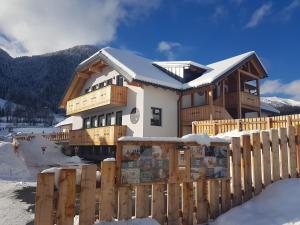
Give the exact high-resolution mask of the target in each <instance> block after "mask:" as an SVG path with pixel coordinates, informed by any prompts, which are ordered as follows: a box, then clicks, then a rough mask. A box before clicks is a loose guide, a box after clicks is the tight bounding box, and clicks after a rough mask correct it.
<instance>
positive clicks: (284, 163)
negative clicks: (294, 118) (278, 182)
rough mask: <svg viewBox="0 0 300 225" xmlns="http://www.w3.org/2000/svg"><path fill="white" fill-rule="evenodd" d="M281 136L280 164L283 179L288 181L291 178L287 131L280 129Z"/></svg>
mask: <svg viewBox="0 0 300 225" xmlns="http://www.w3.org/2000/svg"><path fill="white" fill-rule="evenodd" d="M279 136H280V162H281V178H282V179H286V178H288V177H289V167H288V149H287V141H288V140H287V129H286V128H280V129H279Z"/></svg>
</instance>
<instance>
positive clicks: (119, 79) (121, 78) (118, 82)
mask: <svg viewBox="0 0 300 225" xmlns="http://www.w3.org/2000/svg"><path fill="white" fill-rule="evenodd" d="M117 85H118V86H123V76H122V75H118V76H117Z"/></svg>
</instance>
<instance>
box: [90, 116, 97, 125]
mask: <svg viewBox="0 0 300 225" xmlns="http://www.w3.org/2000/svg"><path fill="white" fill-rule="evenodd" d="M91 127H98V120H97V116H92V118H91Z"/></svg>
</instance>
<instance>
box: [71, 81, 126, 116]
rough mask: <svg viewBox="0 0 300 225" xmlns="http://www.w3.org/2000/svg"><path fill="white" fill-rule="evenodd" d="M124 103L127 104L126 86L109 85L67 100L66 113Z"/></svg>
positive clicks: (123, 104)
mask: <svg viewBox="0 0 300 225" xmlns="http://www.w3.org/2000/svg"><path fill="white" fill-rule="evenodd" d="M125 105H127V87H123V86H116V85H109V86H106V87H103V88H100V89H98V90H95V91H92V92H90V93H87V94H84V95H82V96H79V97H77V98H74V99H72V100H69V101H68V102H67V110H66V114H67V115H72V114H76V113H79V112H83V111H86V110H90V109H94V108H98V107H101V106H106V107H108V106H112V107H114V106H125Z"/></svg>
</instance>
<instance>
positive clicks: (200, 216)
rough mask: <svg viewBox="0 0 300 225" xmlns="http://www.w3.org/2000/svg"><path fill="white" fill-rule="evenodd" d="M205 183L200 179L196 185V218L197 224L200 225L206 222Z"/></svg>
mask: <svg viewBox="0 0 300 225" xmlns="http://www.w3.org/2000/svg"><path fill="white" fill-rule="evenodd" d="M207 188H208V187H207V181H206V180H205V179H201V180H199V181H197V184H196V206H197V212H196V218H197V223H198V224H202V223H206V222H207V221H208V201H207Z"/></svg>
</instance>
